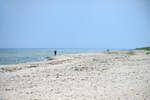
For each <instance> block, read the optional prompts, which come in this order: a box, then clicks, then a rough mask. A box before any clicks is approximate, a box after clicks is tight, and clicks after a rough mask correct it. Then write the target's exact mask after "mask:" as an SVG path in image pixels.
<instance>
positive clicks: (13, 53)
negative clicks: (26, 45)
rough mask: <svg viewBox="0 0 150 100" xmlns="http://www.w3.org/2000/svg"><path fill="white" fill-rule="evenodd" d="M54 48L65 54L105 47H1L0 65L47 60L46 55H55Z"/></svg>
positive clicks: (60, 53) (59, 53) (58, 52)
mask: <svg viewBox="0 0 150 100" xmlns="http://www.w3.org/2000/svg"><path fill="white" fill-rule="evenodd" d="M54 50H57V54H58V55H63V54H77V53H86V52H97V51H103V50H104V49H0V65H7V64H18V63H25V62H33V61H42V60H46V59H45V57H47V56H53V52H54Z"/></svg>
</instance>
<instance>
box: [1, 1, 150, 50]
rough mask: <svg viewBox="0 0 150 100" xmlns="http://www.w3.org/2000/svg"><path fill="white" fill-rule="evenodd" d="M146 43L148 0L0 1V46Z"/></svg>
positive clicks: (149, 29)
mask: <svg viewBox="0 0 150 100" xmlns="http://www.w3.org/2000/svg"><path fill="white" fill-rule="evenodd" d="M145 46H150V0H0V48H137V47H145Z"/></svg>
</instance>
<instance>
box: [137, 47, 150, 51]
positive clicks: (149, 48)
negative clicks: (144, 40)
mask: <svg viewBox="0 0 150 100" xmlns="http://www.w3.org/2000/svg"><path fill="white" fill-rule="evenodd" d="M136 50H147V51H150V47H144V48H136Z"/></svg>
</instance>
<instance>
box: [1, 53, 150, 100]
mask: <svg viewBox="0 0 150 100" xmlns="http://www.w3.org/2000/svg"><path fill="white" fill-rule="evenodd" d="M47 59H48V60H47V61H39V62H30V63H23V64H13V65H1V66H0V100H150V54H146V51H143V50H112V51H102V52H95V53H94V52H93V53H80V54H66V55H60V56H53V57H48V58H47Z"/></svg>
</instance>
